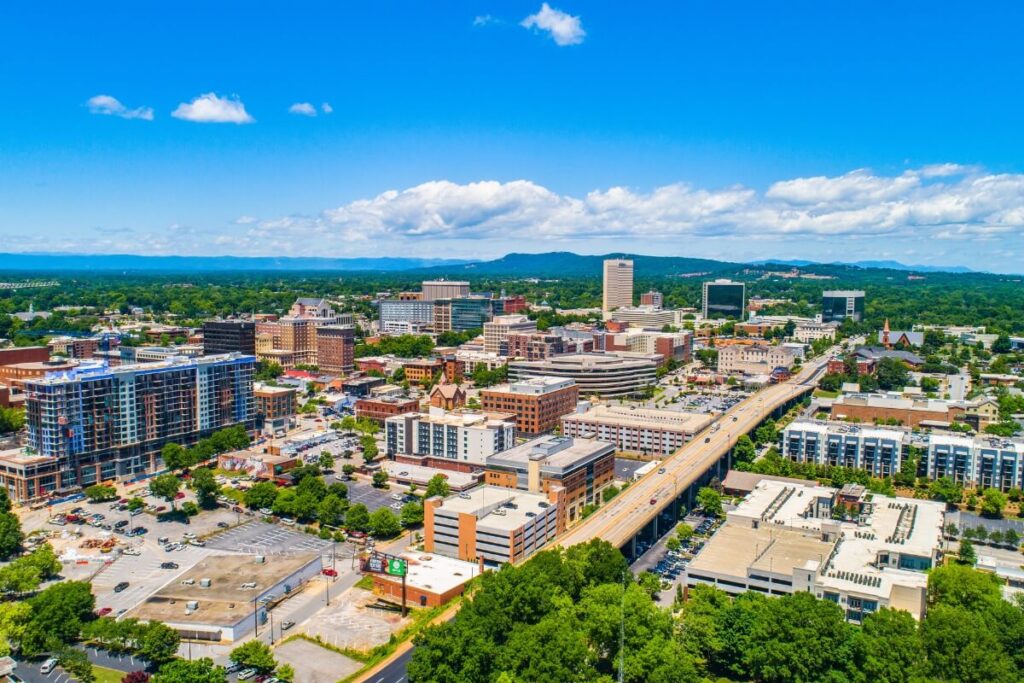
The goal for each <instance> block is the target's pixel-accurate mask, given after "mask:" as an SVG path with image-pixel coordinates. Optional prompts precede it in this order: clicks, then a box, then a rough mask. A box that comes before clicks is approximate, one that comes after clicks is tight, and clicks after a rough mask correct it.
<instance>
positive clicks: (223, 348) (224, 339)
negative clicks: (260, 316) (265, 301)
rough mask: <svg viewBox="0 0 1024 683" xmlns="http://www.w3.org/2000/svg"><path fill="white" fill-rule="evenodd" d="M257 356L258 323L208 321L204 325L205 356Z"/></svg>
mask: <svg viewBox="0 0 1024 683" xmlns="http://www.w3.org/2000/svg"><path fill="white" fill-rule="evenodd" d="M218 353H244V354H246V355H249V356H253V355H256V323H254V322H250V321H246V320H207V321H206V322H204V323H203V355H205V356H211V355H214V354H218Z"/></svg>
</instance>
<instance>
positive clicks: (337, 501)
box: [317, 493, 348, 526]
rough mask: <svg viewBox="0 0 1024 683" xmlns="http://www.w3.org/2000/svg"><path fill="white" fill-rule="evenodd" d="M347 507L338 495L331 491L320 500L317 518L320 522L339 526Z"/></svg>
mask: <svg viewBox="0 0 1024 683" xmlns="http://www.w3.org/2000/svg"><path fill="white" fill-rule="evenodd" d="M347 507H348V506H347V504H346V502H345V501H344V500H343V499H341V498H338V496H336V495H334V494H333V493H332V494H330V495H328V496H326V497H325V498H324V499H323V500H322V501H320V507H319V508H317V519H319V520H320V523H321V524H326V525H328V526H341V524H342V522H343V521H344V519H345V510H346V509H347Z"/></svg>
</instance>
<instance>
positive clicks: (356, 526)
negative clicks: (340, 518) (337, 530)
mask: <svg viewBox="0 0 1024 683" xmlns="http://www.w3.org/2000/svg"><path fill="white" fill-rule="evenodd" d="M345 527H346V528H348V529H349V530H350V531H369V530H370V511H369V510H367V509H366V506H365V505H363V504H362V503H356V504H355V505H353V506H352V507H350V508H349V509H348V512H347V513H345Z"/></svg>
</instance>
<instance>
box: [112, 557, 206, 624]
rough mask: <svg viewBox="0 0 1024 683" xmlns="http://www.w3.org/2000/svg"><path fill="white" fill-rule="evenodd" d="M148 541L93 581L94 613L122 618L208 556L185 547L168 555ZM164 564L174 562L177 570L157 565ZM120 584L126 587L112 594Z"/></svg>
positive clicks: (121, 558)
mask: <svg viewBox="0 0 1024 683" xmlns="http://www.w3.org/2000/svg"><path fill="white" fill-rule="evenodd" d="M147 541H148V542H147V543H145V544H143V545H142V546H140V551H141V554H140V555H122V556H121V557H119V558H117V559H116V560H115V561H114V562H112V563H111V564H110V565H109V566H108V567H107V568H106V569H104V570H103V571H101V572H99V573H98V574H97V575H96V576H95V577H94V578H93V580H92V591H93V594H94V595H95V596H96V608H97V610H104V609H105V608H109V609H110V615H111V616H118V615H119V614H123V613H124V612H126V611H128V610H129V609H131V608H132V607H134V606H135V605H138V604H140V603H142V602H143V601H145V600H146V599H147V598H148V597H149V596H151V595H152V594H153V593H155V592H156V591H158V590H160V589H161V588H163V587H164V586H165V585H167V584H168V583H170V582H171V581H173V580H175V579H177V578H178V577H179V576H181V575H182V574H184V573H185V572H186V571H188V570H189V569H191V568H192V567H193V566H194V565H195V564H196V563H197V562H199V561H200V560H201V559H202V558H204V557H206V556H207V555H209V554H210V553H211V551H210V550H209V549H207V548H197V547H195V546H188V545H187V546H183V547H182V548H181V549H180V550H174V551H171V552H167V551H164V550H162V549H160V548H159V547H158V546H157V544H156V541H155V539H147ZM165 562H173V563H174V564H177V565H178V567H177V568H176V569H162V568H161V566H160V565H161V564H163V563H165ZM121 583H127V584H128V586H127V587H126V588H124V589H123V590H121V591H115V588H116V587H117V586H118V585H119V584H121Z"/></svg>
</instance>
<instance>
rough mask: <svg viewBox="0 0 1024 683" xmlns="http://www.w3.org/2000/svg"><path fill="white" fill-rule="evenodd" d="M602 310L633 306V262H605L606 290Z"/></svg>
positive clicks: (610, 260) (628, 260)
mask: <svg viewBox="0 0 1024 683" xmlns="http://www.w3.org/2000/svg"><path fill="white" fill-rule="evenodd" d="M601 301H602V305H601V308H602V310H605V311H613V310H615V309H616V308H623V307H625V306H632V305H633V261H632V260H630V259H608V260H606V261H605V262H604V289H603V296H602V300H601Z"/></svg>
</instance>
